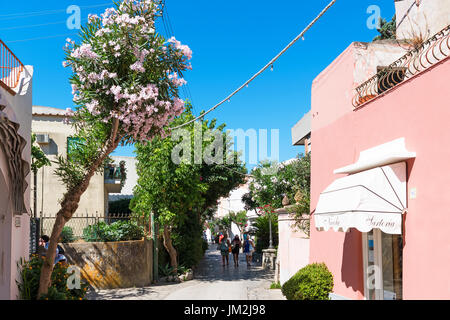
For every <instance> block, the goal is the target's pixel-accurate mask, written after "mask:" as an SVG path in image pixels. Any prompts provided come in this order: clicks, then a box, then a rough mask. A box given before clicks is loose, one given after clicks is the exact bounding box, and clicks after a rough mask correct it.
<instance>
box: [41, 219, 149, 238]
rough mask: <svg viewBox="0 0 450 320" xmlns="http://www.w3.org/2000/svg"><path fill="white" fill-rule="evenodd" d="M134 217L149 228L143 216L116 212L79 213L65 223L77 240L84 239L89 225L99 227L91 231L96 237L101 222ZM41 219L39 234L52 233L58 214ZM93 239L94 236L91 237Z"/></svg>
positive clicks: (146, 228) (109, 222) (138, 222)
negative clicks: (100, 214) (106, 213)
mask: <svg viewBox="0 0 450 320" xmlns="http://www.w3.org/2000/svg"><path fill="white" fill-rule="evenodd" d="M130 219H132V220H133V221H135V222H136V223H137V224H138V225H139V226H142V227H144V228H145V230H146V231H148V230H149V222H148V221H145V220H144V219H143V218H135V217H133V218H131V216H130V214H129V213H114V214H109V215H107V216H99V215H89V214H86V215H77V216H73V217H72V218H71V219H70V220H69V221H67V223H66V224H65V226H66V227H70V228H71V229H72V232H73V236H74V238H75V239H76V240H79V239H82V240H85V239H84V230H85V229H86V228H88V227H91V228H94V231H95V228H97V232H91V235H90V236H91V237H92V235H94V237H98V235H99V232H98V231H99V228H100V226H99V223H100V222H104V223H106V224H112V223H114V222H117V221H129V220H130ZM38 220H39V228H38V229H39V234H40V235H44V234H45V235H48V236H50V234H51V233H52V230H53V226H54V224H55V221H56V215H41V218H40V219H38ZM91 240H92V238H91Z"/></svg>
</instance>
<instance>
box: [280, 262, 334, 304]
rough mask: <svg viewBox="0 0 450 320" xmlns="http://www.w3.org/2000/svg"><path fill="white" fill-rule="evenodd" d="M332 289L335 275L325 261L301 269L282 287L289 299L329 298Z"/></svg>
mask: <svg viewBox="0 0 450 320" xmlns="http://www.w3.org/2000/svg"><path fill="white" fill-rule="evenodd" d="M332 290H333V275H332V274H331V272H330V271H329V270H328V268H327V266H326V265H325V264H324V263H313V264H309V265H307V266H306V267H304V268H302V269H300V270H299V271H298V272H297V273H296V274H295V275H293V276H292V278H290V279H289V280H288V281H286V282H285V283H284V284H283V286H282V288H281V292H282V293H283V295H284V296H285V297H286V299H288V300H329V293H330V292H331V291H332Z"/></svg>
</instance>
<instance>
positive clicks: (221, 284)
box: [87, 245, 285, 300]
mask: <svg viewBox="0 0 450 320" xmlns="http://www.w3.org/2000/svg"><path fill="white" fill-rule="evenodd" d="M215 247H216V246H215V245H210V248H209V250H207V251H206V253H205V257H204V258H203V260H202V261H201V262H200V264H199V266H198V267H197V269H196V270H195V272H194V280H191V281H186V282H182V283H165V282H161V283H159V284H156V285H152V286H149V287H144V288H128V289H114V290H99V291H96V292H90V293H89V294H88V295H87V298H88V299H89V300H109V299H117V300H285V298H284V296H283V295H282V294H281V290H280V289H269V288H270V285H271V283H272V282H273V276H274V272H273V271H272V270H263V269H262V268H261V266H260V265H255V264H253V265H252V266H250V267H247V264H246V262H245V255H244V254H242V253H241V254H240V255H239V267H234V263H233V258H232V256H231V254H230V262H229V266H228V267H227V266H225V267H223V266H222V259H221V256H220V252H219V251H218V250H215Z"/></svg>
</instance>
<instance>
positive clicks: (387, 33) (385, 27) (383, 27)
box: [372, 15, 397, 41]
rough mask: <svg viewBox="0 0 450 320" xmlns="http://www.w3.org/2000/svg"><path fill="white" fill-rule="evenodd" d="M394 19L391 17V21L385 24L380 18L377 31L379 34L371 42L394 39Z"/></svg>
mask: <svg viewBox="0 0 450 320" xmlns="http://www.w3.org/2000/svg"><path fill="white" fill-rule="evenodd" d="M395 19H396V17H395V15H394V16H393V17H392V20H391V21H389V22H387V21H386V20H385V19H383V18H381V17H380V28H378V29H377V31H378V32H379V33H380V34H379V35H378V36H376V37H375V38H374V39H373V40H372V41H377V40H385V39H395V38H396V29H397V25H396V21H395Z"/></svg>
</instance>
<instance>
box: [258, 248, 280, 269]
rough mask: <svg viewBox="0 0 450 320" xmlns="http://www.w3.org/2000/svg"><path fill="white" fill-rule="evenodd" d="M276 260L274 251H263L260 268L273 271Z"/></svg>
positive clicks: (275, 251)
mask: <svg viewBox="0 0 450 320" xmlns="http://www.w3.org/2000/svg"><path fill="white" fill-rule="evenodd" d="M276 258H277V250H276V249H264V250H263V257H262V267H263V269H266V268H267V267H268V268H270V269H272V270H275V260H276Z"/></svg>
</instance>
